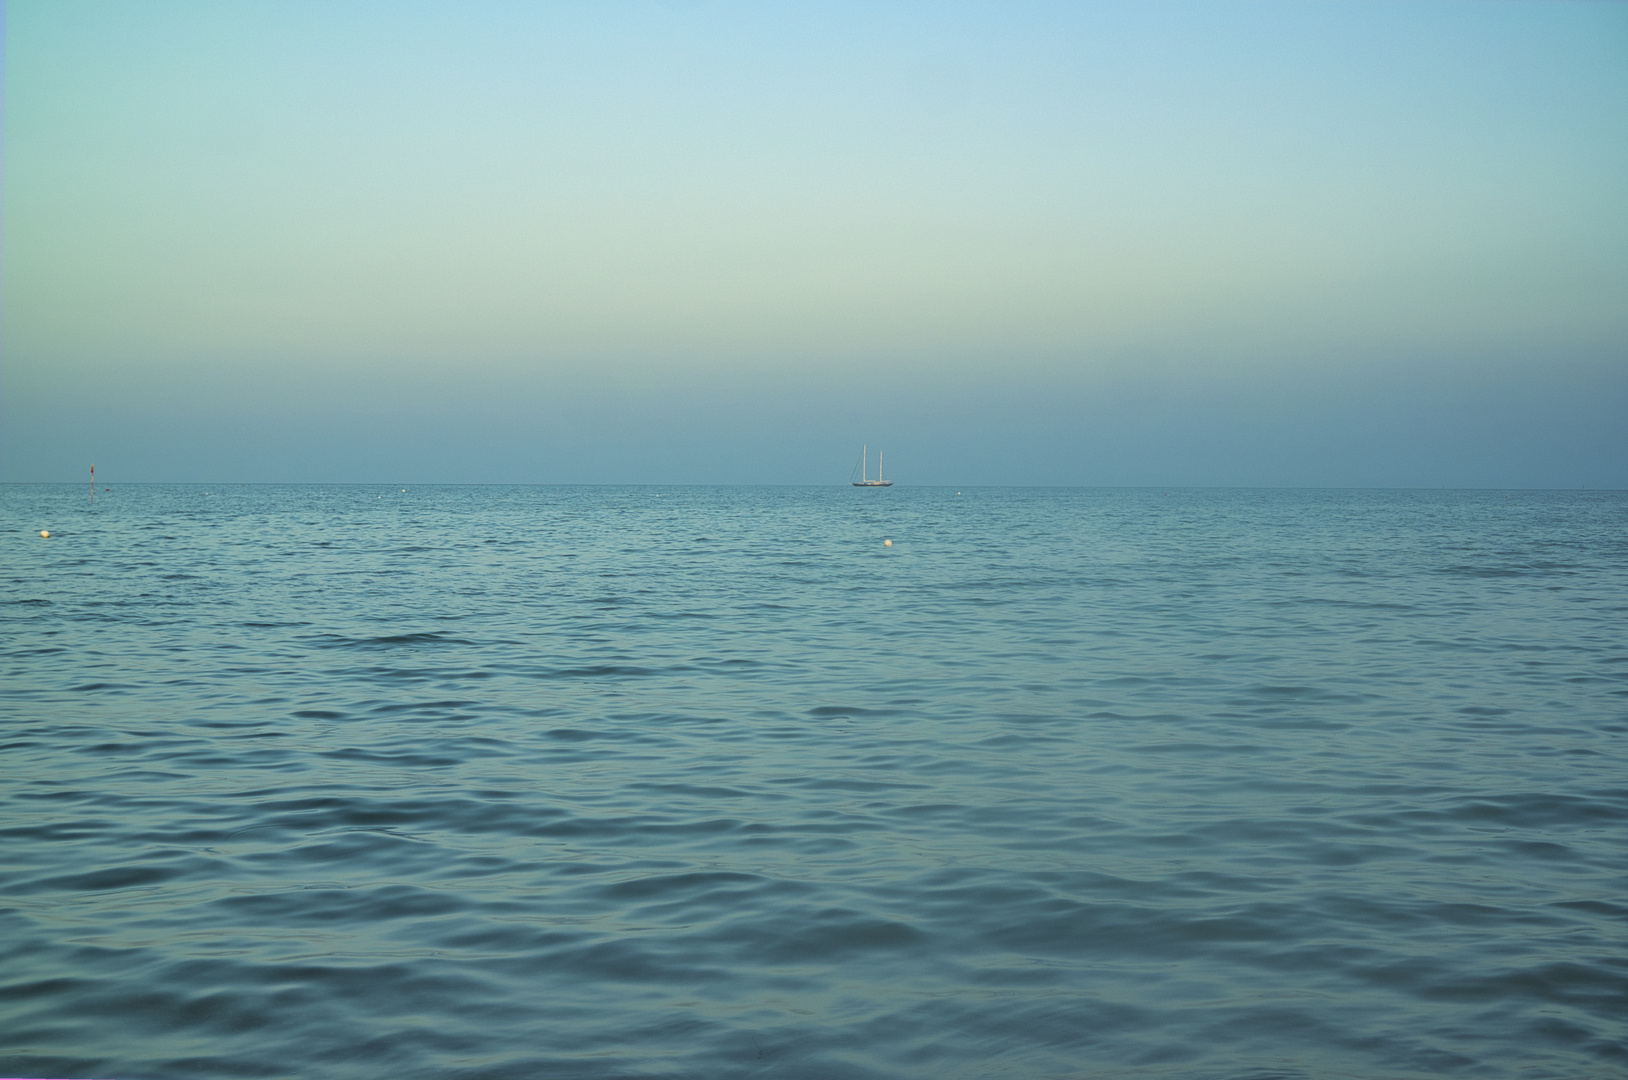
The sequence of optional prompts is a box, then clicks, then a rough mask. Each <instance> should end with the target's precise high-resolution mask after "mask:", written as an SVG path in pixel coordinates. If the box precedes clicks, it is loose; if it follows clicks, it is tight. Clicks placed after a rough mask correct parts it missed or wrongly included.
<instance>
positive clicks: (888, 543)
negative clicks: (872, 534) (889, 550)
mask: <svg viewBox="0 0 1628 1080" xmlns="http://www.w3.org/2000/svg"><path fill="white" fill-rule="evenodd" d="M882 546H883V547H892V546H893V541H892V540H883V541H882Z"/></svg>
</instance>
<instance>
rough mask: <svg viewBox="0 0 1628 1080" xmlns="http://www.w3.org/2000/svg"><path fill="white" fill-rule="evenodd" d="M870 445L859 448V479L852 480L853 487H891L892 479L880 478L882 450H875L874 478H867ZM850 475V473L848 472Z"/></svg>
mask: <svg viewBox="0 0 1628 1080" xmlns="http://www.w3.org/2000/svg"><path fill="white" fill-rule="evenodd" d="M869 457H870V447H869V446H863V445H862V446H861V447H860V450H859V479H858V480H854V481H852V483H853V485H854V487H892V486H893V481H892V480H883V479H882V451H880V450H878V451H876V479H875V480H867V479H866V477H867V476H868V475H869V473H868V471H867V470H868V469H869V467H870V461H869ZM850 475H852V474H850Z"/></svg>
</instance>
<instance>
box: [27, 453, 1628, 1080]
mask: <svg viewBox="0 0 1628 1080" xmlns="http://www.w3.org/2000/svg"><path fill="white" fill-rule="evenodd" d="M0 499H3V511H4V515H3V523H4V524H3V530H0V567H3V568H0V601H3V603H0V610H3V615H4V639H3V662H4V685H3V690H4V695H5V697H4V710H5V713H4V717H3V726H0V863H3V866H0V1073H4V1074H5V1075H21V1076H40V1077H65V1076H81V1077H84V1076H88V1077H118V1078H128V1080H172V1078H175V1080H179V1078H212V1080H213V1078H223V1077H226V1078H230V1077H300V1078H308V1080H322V1078H373V1077H385V1076H390V1077H426V1078H427V1077H452V1078H468V1080H472V1078H499V1077H502V1078H511V1077H512V1078H533V1077H535V1078H609V1077H723V1078H734V1077H759V1076H761V1077H777V1078H779V1077H786V1078H799V1077H808V1078H855V1080H866V1078H885V1077H898V1078H906V1077H910V1078H915V1077H922V1078H926V1077H933V1078H939V1077H950V1078H954V1077H965V1078H974V1077H976V1078H983V1077H1023V1078H1028V1077H1093V1078H1096V1077H1109V1078H1112V1077H1125V1078H1132V1077H1136V1078H1246V1077H1247V1078H1254V1080H1264V1078H1269V1077H1271V1078H1327V1077H1362V1078H1389V1077H1394V1078H1402V1077H1441V1076H1462V1077H1488V1078H1499V1077H1512V1078H1513V1077H1520V1078H1523V1080H1530V1078H1542V1077H1568V1078H1569V1077H1594V1076H1617V1075H1623V1074H1624V1072H1625V1071H1628V1032H1625V1024H1628V760H1625V758H1628V754H1625V751H1628V495H1625V494H1624V493H1612V492H1564V493H1557V492H1508V493H1505V492H1491V491H1477V492H1452V491H1283V490H1273V491H1249V490H1240V491H1222V490H1198V491H1158V490H1089V489H1069V490H1061V489H1060V490H1046V489H965V490H963V491H960V492H958V491H956V490H954V489H914V490H913V489H910V488H907V487H894V488H891V489H887V490H860V489H854V488H849V487H843V488H639V487H605V488H592V487H440V488H418V487H409V488H407V489H406V490H403V489H402V488H401V487H400V486H399V485H398V486H395V487H377V486H374V487H363V486H356V487H275V486H250V487H227V486H129V487H119V488H116V489H114V490H112V491H108V492H101V493H98V495H97V497H96V500H95V503H94V505H91V504H90V502H89V498H88V490H87V489H86V488H83V487H68V486H61V487H57V486H17V485H12V486H8V487H5V488H4V489H3V493H0ZM41 529H49V530H50V531H51V534H52V535H51V538H50V539H42V538H41V537H40V536H39V531H40V530H41ZM887 539H891V540H892V541H893V544H892V546H891V547H888V546H884V544H883V541H884V540H887Z"/></svg>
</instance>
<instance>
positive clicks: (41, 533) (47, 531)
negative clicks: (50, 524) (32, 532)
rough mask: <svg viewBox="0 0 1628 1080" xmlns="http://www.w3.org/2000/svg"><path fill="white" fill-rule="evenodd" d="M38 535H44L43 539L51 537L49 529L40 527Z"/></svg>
mask: <svg viewBox="0 0 1628 1080" xmlns="http://www.w3.org/2000/svg"><path fill="white" fill-rule="evenodd" d="M40 535H41V536H43V537H45V539H47V540H49V539H51V530H50V529H41V530H40Z"/></svg>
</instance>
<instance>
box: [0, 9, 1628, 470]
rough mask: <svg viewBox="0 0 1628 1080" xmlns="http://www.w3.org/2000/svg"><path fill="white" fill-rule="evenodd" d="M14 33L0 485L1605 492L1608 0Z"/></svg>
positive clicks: (1623, 246) (1621, 261) (231, 18)
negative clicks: (877, 457)
mask: <svg viewBox="0 0 1628 1080" xmlns="http://www.w3.org/2000/svg"><path fill="white" fill-rule="evenodd" d="M5 34H6V37H5V55H6V67H5V95H6V96H5V109H6V116H5V158H4V181H5V188H4V229H5V236H4V296H3V342H0V343H3V348H4V363H3V368H0V394H3V396H0V419H3V421H4V423H3V431H0V477H3V478H4V479H6V480H11V481H26V480H55V479H78V478H79V477H80V476H81V475H82V474H83V472H84V469H85V467H86V465H87V464H88V463H89V462H91V461H95V462H96V463H97V465H98V472H99V474H100V475H103V476H106V477H107V478H109V479H110V480H128V481H137V480H177V481H186V480H207V481H219V480H245V481H254V480H283V481H302V480H309V481H372V480H380V481H395V480H401V481H413V482H425V481H472V482H480V481H492V482H511V481H520V482H524V481H537V482H576V481H580V482H646V481H647V482H764V483H772V482H787V483H804V482H809V483H821V482H841V481H842V480H844V479H846V477H847V470H848V467H849V465H850V463H851V460H852V458H853V457H855V456H856V455H857V452H858V449H859V443H860V442H861V441H868V442H869V443H870V444H871V445H872V446H873V447H876V446H881V447H883V448H885V449H886V450H887V451H888V461H889V465H890V472H891V473H892V474H893V475H894V476H895V477H896V478H898V479H899V481H900V482H901V483H906V482H910V483H960V484H975V483H993V482H1010V481H1016V482H1030V483H1078V484H1098V483H1102V484H1110V483H1111V484H1311V485H1323V484H1326V485H1398V486H1408V485H1422V486H1460V485H1463V486H1577V485H1579V484H1586V485H1588V486H1590V487H1594V486H1600V487H1605V486H1615V487H1628V420H1625V419H1624V417H1625V416H1628V5H1624V4H1618V3H1589V2H1564V0H1563V2H1529V3H1502V2H1490V0H1489V2H1464V0H1455V2H1451V3H1431V2H1418V3H1386V2H1371V0H1369V2H1360V3H1343V2H1319V3H1311V2H1300V3H1278V2H1267V0H1261V2H1229V3H1215V2H1208V3H1113V4H1110V3H1102V4H1021V3H1020V4H994V3H989V4H946V5H936V4H925V3H894V4H885V3H865V4H858V3H853V4H843V3H821V4H792V5H768V4H713V3H698V2H697V3H692V2H668V3H627V4H587V3H582V4H549V5H539V4H529V3H498V2H493V3H481V4H461V3H345V4H327V3H301V2H279V3H269V2H268V3H219V2H209V3H173V2H164V0H154V2H149V3H142V4H126V3H81V2H74V0H50V2H39V0H32V2H31V0H22V2H19V0H10V3H8V4H7V6H6V29H5Z"/></svg>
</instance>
